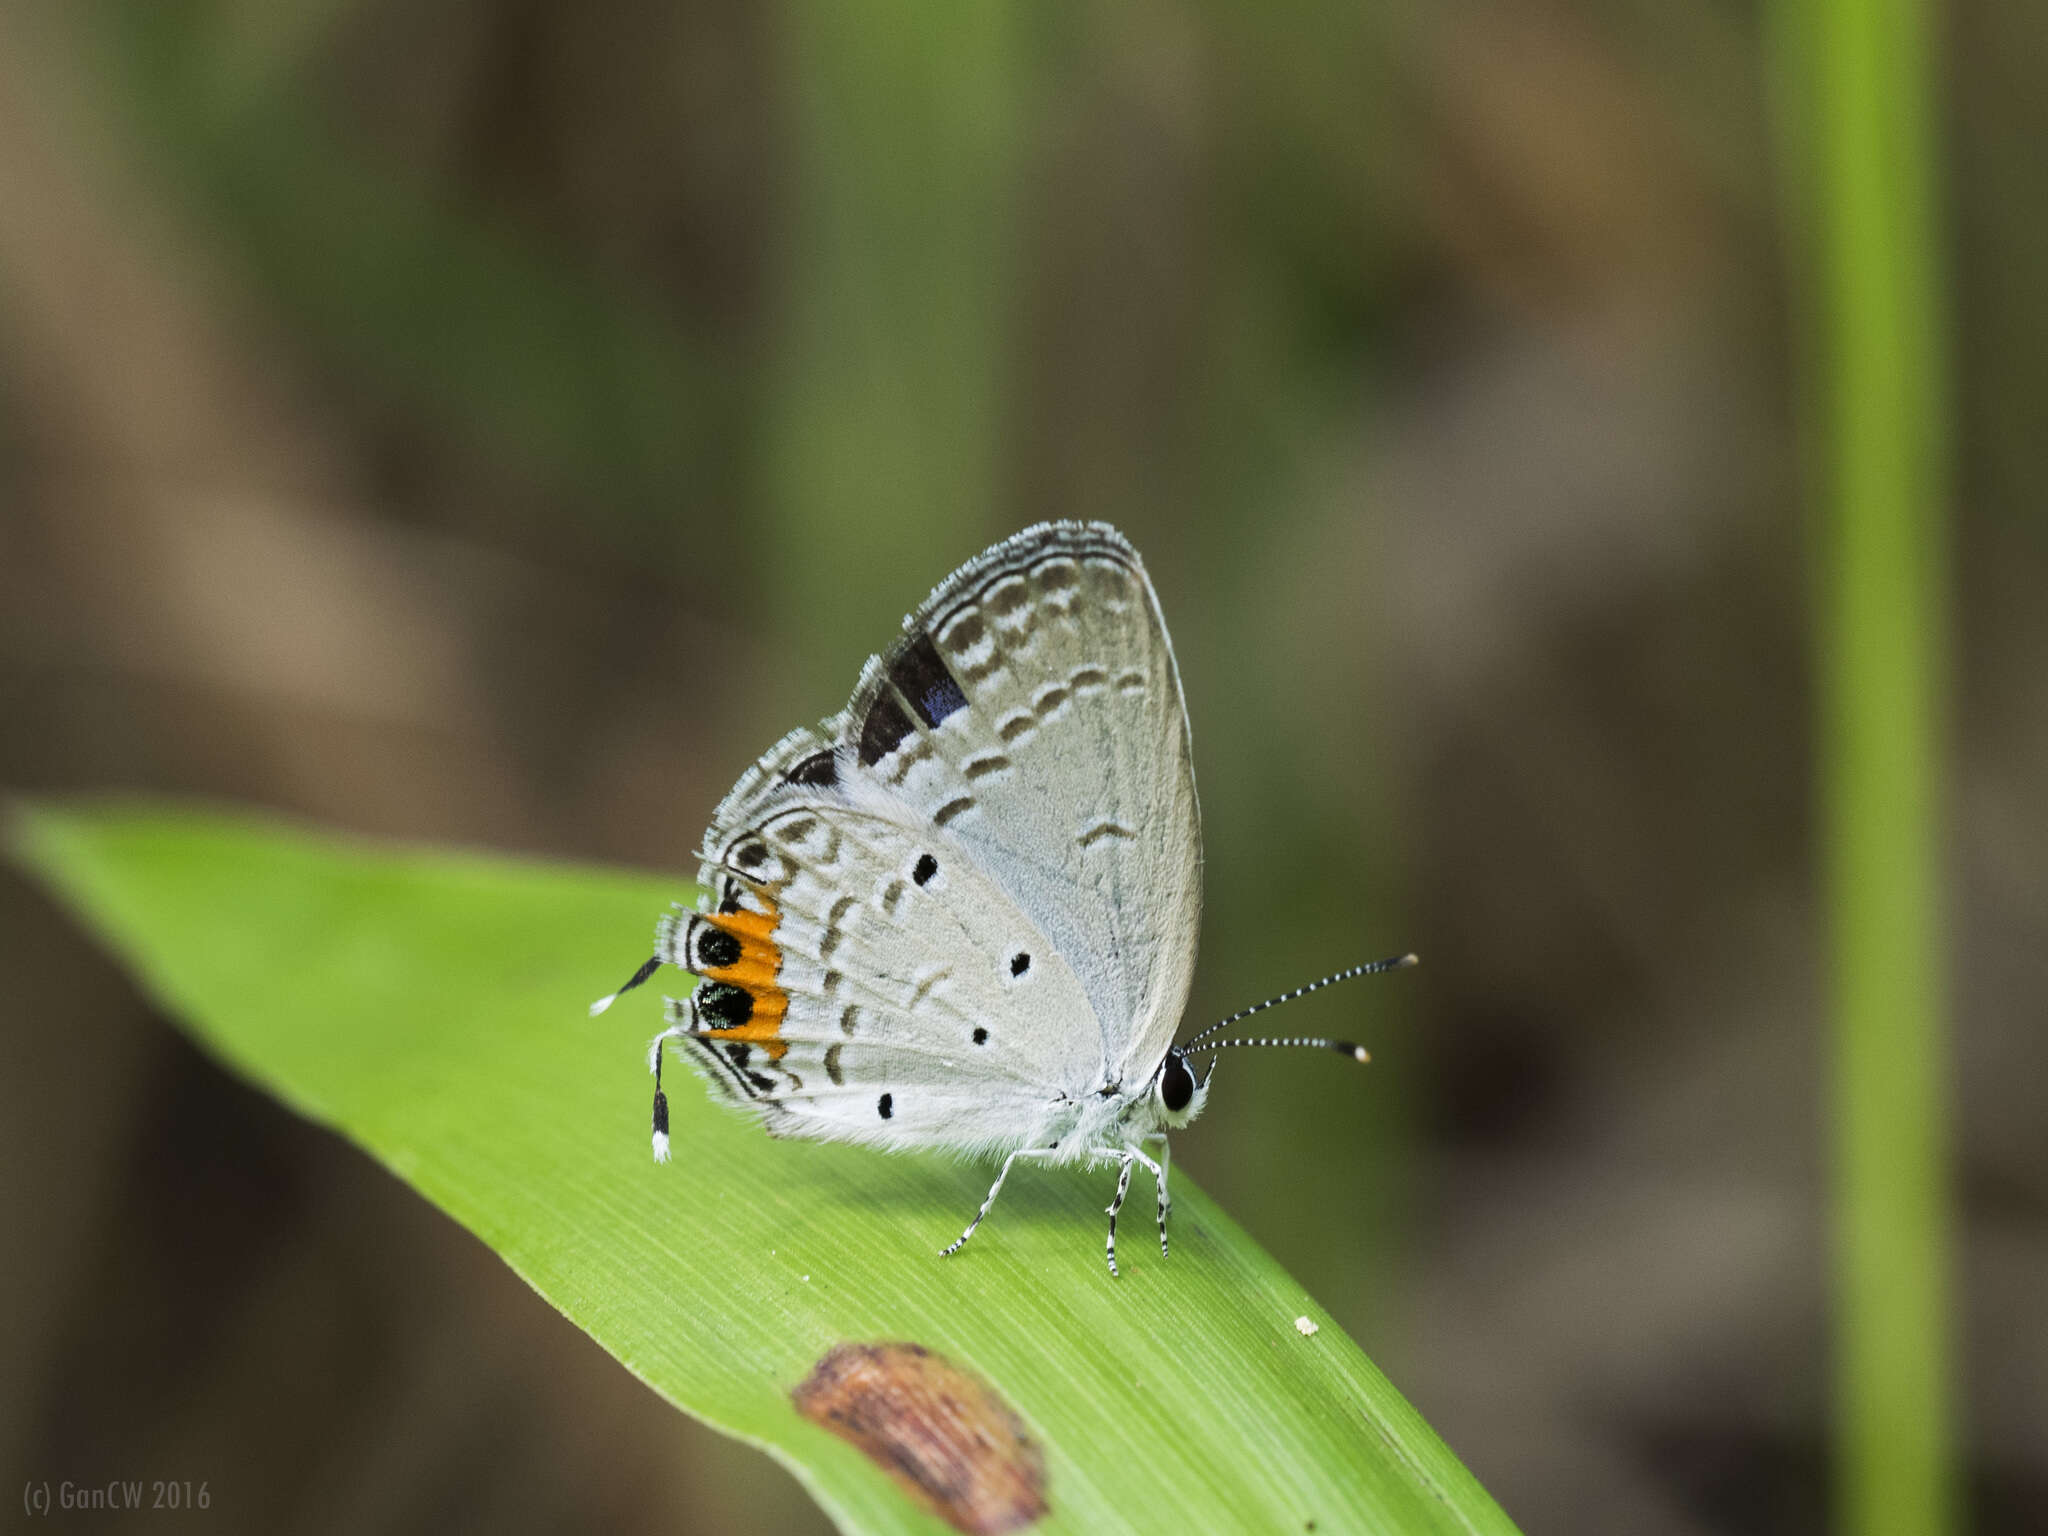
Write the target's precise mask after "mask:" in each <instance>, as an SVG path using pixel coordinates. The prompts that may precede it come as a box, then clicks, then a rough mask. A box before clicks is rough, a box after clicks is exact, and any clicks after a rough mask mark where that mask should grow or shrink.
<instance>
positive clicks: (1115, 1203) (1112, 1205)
mask: <svg viewBox="0 0 2048 1536" xmlns="http://www.w3.org/2000/svg"><path fill="white" fill-rule="evenodd" d="M1120 1155H1121V1156H1122V1158H1123V1167H1122V1169H1120V1170H1119V1171H1118V1173H1117V1176H1116V1195H1115V1197H1114V1198H1113V1199H1112V1200H1111V1201H1110V1202H1109V1274H1110V1278H1111V1279H1116V1278H1118V1276H1117V1268H1116V1213H1117V1212H1118V1211H1120V1210H1122V1209H1123V1208H1124V1196H1125V1195H1127V1194H1129V1193H1130V1192H1131V1164H1132V1163H1133V1162H1135V1161H1136V1160H1137V1158H1138V1156H1139V1155H1140V1154H1138V1153H1136V1152H1132V1151H1126V1152H1124V1153H1122V1154H1120ZM1146 1161H1147V1162H1150V1161H1151V1159H1150V1158H1147V1159H1146Z"/></svg>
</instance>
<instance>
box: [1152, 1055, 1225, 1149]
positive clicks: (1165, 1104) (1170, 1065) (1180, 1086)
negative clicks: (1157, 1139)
mask: <svg viewBox="0 0 2048 1536" xmlns="http://www.w3.org/2000/svg"><path fill="white" fill-rule="evenodd" d="M1215 1071H1216V1068H1215V1066H1214V1065H1213V1064H1212V1065H1211V1066H1210V1068H1209V1071H1208V1072H1207V1073H1204V1074H1202V1075H1200V1076H1198V1075H1196V1072H1195V1069H1194V1065H1193V1064H1192V1063H1191V1062H1190V1061H1189V1060H1188V1058H1187V1053H1186V1052H1185V1051H1183V1050H1182V1049H1181V1048H1180V1047H1179V1046H1177V1045H1176V1046H1174V1047H1173V1048H1172V1049H1171V1050H1169V1051H1168V1052H1167V1053H1166V1060H1164V1061H1162V1062H1161V1063H1160V1064H1159V1070H1158V1072H1156V1073H1155V1074H1154V1075H1153V1078H1152V1101H1153V1106H1154V1107H1153V1113H1154V1115H1155V1117H1156V1118H1157V1119H1158V1121H1159V1123H1160V1124H1161V1125H1164V1126H1166V1127H1167V1128H1168V1129H1169V1130H1176V1131H1177V1130H1179V1129H1180V1128H1181V1127H1182V1126H1184V1125H1186V1124H1187V1123H1188V1122H1189V1121H1190V1120H1192V1119H1194V1118H1195V1116H1197V1115H1199V1114H1200V1113H1201V1112H1202V1106H1203V1105H1205V1104H1207V1103H1208V1102H1209V1078H1210V1076H1212V1075H1213V1074H1214V1073H1215Z"/></svg>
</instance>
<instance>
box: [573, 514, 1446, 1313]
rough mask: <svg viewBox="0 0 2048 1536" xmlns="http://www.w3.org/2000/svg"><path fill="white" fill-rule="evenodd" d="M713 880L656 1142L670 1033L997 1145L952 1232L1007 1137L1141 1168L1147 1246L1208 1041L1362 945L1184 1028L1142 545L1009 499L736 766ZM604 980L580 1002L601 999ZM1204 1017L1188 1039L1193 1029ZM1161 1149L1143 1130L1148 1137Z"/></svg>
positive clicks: (1012, 1155) (714, 838) (1004, 1152)
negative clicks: (918, 597) (1154, 1197)
mask: <svg viewBox="0 0 2048 1536" xmlns="http://www.w3.org/2000/svg"><path fill="white" fill-rule="evenodd" d="M698 857H699V858H700V859H701V860H702V866H701V868H700V869H699V871H698V884H699V885H700V886H701V887H702V888H703V890H704V891H705V893H706V894H705V895H704V896H702V897H700V898H699V900H698V903H697V908H696V910H693V911H692V910H684V909H681V908H678V909H677V910H676V911H675V912H673V913H671V914H670V915H668V916H666V917H664V918H663V919H662V921H661V923H660V926H659V928H658V930H657V934H656V940H655V953H654V956H653V958H652V959H650V960H649V961H648V962H647V963H646V964H645V965H643V966H642V967H641V968H640V969H639V971H638V972H636V973H635V974H634V976H633V977H632V979H631V980H630V981H628V982H627V983H626V985H625V986H624V987H621V988H620V989H619V990H620V991H621V992H623V991H626V990H628V989H630V988H632V987H636V986H638V985H639V984H640V983H641V982H643V981H645V980H646V979H647V978H648V977H649V976H650V975H652V974H653V973H654V971H655V970H656V969H657V968H658V967H659V966H660V965H662V964H663V963H667V964H670V965H674V966H677V967H679V968H681V969H683V970H686V971H691V972H694V973H695V974H696V975H697V976H699V977H700V978H702V980H701V983H700V984H699V985H698V987H697V988H696V989H695V990H694V991H693V992H692V993H690V995H689V996H687V997H684V998H672V999H670V1000H669V1003H668V1019H669V1026H668V1028H667V1029H665V1030H663V1031H662V1033H661V1034H660V1035H658V1036H656V1037H655V1039H654V1041H653V1044H652V1047H651V1049H650V1052H649V1066H650V1069H651V1070H652V1071H653V1073H654V1078H655V1093H654V1155H655V1157H656V1159H657V1160H659V1161H662V1162H666V1161H667V1160H668V1151H669V1148H668V1101H667V1099H666V1097H664V1095H663V1093H662V1090H661V1066H662V1058H663V1053H664V1050H665V1048H666V1047H667V1044H668V1042H669V1041H671V1040H673V1041H675V1042H677V1045H678V1048H679V1049H681V1050H682V1051H684V1052H686V1053H687V1055H688V1057H689V1059H690V1062H691V1064H692V1065H693V1066H694V1067H695V1068H696V1069H697V1071H698V1073H699V1074H700V1075H701V1076H702V1077H703V1078H704V1079H705V1081H706V1082H708V1083H709V1084H710V1085H711V1087H712V1089H713V1090H714V1091H715V1093H716V1094H717V1095H718V1096H719V1097H721V1098H723V1099H724V1100H725V1101H726V1102H728V1103H730V1104H733V1105H736V1106H738V1107H739V1108H741V1109H743V1110H746V1111H749V1112H751V1113H752V1114H754V1115H756V1116H757V1117H759V1119H760V1120H761V1122H762V1124H763V1125H764V1126H765V1127H766V1128H767V1130H768V1132H769V1134H770V1135H774V1136H794V1137H812V1138H816V1139H819V1140H827V1141H855V1142H864V1143H866V1144H868V1145H870V1146H876V1147H882V1148H886V1149H889V1150H892V1151H900V1150H909V1149H926V1148H929V1149H940V1150H945V1151H949V1152H955V1153H965V1154H969V1155H986V1156H994V1155H1000V1156H1001V1157H1002V1158H1003V1164H1002V1169H1001V1171H1000V1172H999V1173H998V1174H997V1175H996V1180H995V1184H994V1186H993V1187H992V1188H990V1190H989V1192H988V1198H987V1199H986V1200H985V1201H983V1202H982V1206H981V1209H980V1211H979V1212H977V1213H976V1215H975V1217H974V1220H973V1221H972V1222H970V1223H969V1224H968V1226H967V1230H966V1231H965V1232H963V1233H961V1234H960V1236H959V1238H958V1239H957V1240H955V1241H954V1242H953V1243H952V1244H951V1245H950V1246H948V1247H947V1248H945V1249H944V1250H942V1251H943V1252H944V1253H947V1254H951V1253H954V1252H957V1251H958V1250H959V1248H960V1246H961V1245H962V1244H963V1243H965V1242H966V1241H967V1239H968V1238H969V1237H971V1236H973V1235H974V1230H975V1228H976V1227H978V1226H980V1224H981V1221H982V1218H983V1217H985V1216H987V1215H988V1212H989V1208H990V1207H991V1206H992V1205H994V1203H995V1199H996V1196H997V1194H998V1193H999V1192H1000V1191H1001V1189H1002V1187H1003V1180H1004V1179H1005V1178H1007V1177H1008V1176H1009V1172H1010V1169H1011V1168H1012V1167H1013V1166H1015V1164H1016V1163H1017V1162H1018V1161H1019V1160H1021V1159H1034V1160H1037V1161H1041V1162H1051V1163H1073V1162H1084V1163H1089V1164H1107V1163H1115V1164H1117V1168H1118V1171H1117V1182H1116V1195H1115V1198H1114V1199H1113V1200H1112V1201H1111V1203H1110V1206H1109V1244H1108V1254H1109V1270H1110V1273H1111V1274H1112V1275H1114V1274H1115V1273H1116V1272H1117V1267H1116V1218H1117V1212H1118V1211H1119V1210H1120V1209H1121V1208H1122V1206H1123V1202H1124V1196H1125V1195H1126V1193H1127V1192H1128V1191H1129V1189H1130V1183H1131V1170H1132V1168H1133V1167H1134V1166H1138V1167H1143V1168H1144V1169H1145V1170H1146V1171H1147V1172H1148V1173H1150V1174H1151V1175H1152V1178H1153V1181H1154V1184H1155V1187H1156V1189H1157V1191H1158V1197H1159V1198H1158V1210H1159V1246H1160V1250H1161V1252H1162V1253H1163V1252H1165V1251H1166V1224H1167V1216H1168V1213H1169V1211H1170V1210H1171V1202H1170V1200H1169V1198H1168V1195H1167V1174H1168V1169H1169V1166H1170V1162H1169V1155H1168V1147H1167V1138H1166V1132H1167V1131H1168V1130H1170V1129H1178V1128H1179V1127H1181V1126H1184V1125H1186V1124H1187V1123H1188V1122H1189V1121H1191V1120H1193V1119H1194V1118H1195V1116H1196V1115H1198V1114H1200V1113H1201V1111H1202V1106H1203V1104H1204V1103H1205V1102H1206V1100H1207V1098H1208V1093H1209V1081H1210V1077H1211V1076H1212V1075H1213V1073H1214V1070H1215V1068H1214V1063H1213V1061H1212V1062H1211V1064H1210V1066H1209V1068H1208V1070H1207V1071H1206V1072H1204V1073H1203V1074H1202V1075H1200V1076H1199V1077H1198V1076H1197V1074H1196V1071H1195V1067H1194V1065H1193V1063H1192V1060H1191V1058H1193V1057H1195V1056H1198V1055H1201V1054H1205V1053H1207V1052H1211V1051H1217V1050H1227V1049H1231V1048H1234V1047H1241V1046H1252V1045H1259V1046H1318V1047H1323V1048H1326V1049H1330V1050H1335V1051H1340V1052H1342V1053H1344V1054H1345V1055H1348V1056H1353V1057H1355V1058H1356V1059H1358V1060H1360V1061H1363V1060H1365V1059H1366V1053H1365V1052H1364V1051H1363V1050H1362V1049H1360V1048H1359V1047H1357V1046H1355V1045H1352V1044H1350V1043H1349V1042H1346V1041H1339V1040H1324V1039H1296V1040H1247V1039H1243V1038H1235V1039H1229V1040H1211V1039H1210V1037H1211V1036H1213V1035H1214V1034H1216V1032H1217V1031H1218V1030H1221V1029H1223V1028H1224V1027H1226V1026H1228V1025H1230V1024H1235V1023H1237V1022H1238V1021H1239V1020H1240V1019H1244V1018H1248V1017H1250V1016H1251V1015H1252V1014H1254V1013H1257V1012H1260V1011H1261V1010H1263V1009H1265V1008H1268V1007H1271V1006H1273V1005H1274V1004H1276V1003H1280V1002H1285V1001H1288V1000H1289V999H1291V998H1294V997H1299V996H1302V995H1304V994H1306V993H1308V992H1312V991H1315V990H1317V989H1318V988H1320V987H1323V986H1327V985H1328V984H1329V983H1331V982H1333V981H1342V980H1345V979H1348V978H1349V977H1352V976H1362V975H1366V974H1369V973H1371V972H1374V971H1382V970H1388V969H1392V968H1394V967H1396V966H1400V965H1405V964H1410V963H1412V962H1413V960H1414V956H1412V955H1404V956H1400V957H1398V958H1396V959H1392V960H1382V961H1377V962H1375V963H1374V964H1371V965H1363V966H1356V967H1353V968H1352V969H1350V970H1348V971H1340V972H1338V973H1337V974H1336V975H1334V976H1329V977H1325V978H1324V979H1323V980H1321V981H1318V982H1314V983H1311V984H1310V985H1309V986H1306V987H1302V988H1299V989H1297V990H1296V991H1295V992H1291V993H1288V994H1286V995H1285V996H1283V997H1278V998H1272V999H1269V1000H1268V1001H1267V1002H1264V1003H1260V1004H1258V1005H1256V1006H1255V1007H1252V1008H1247V1009H1245V1010H1243V1011H1242V1012H1240V1013H1236V1014H1233V1015H1231V1017H1229V1018H1228V1019H1225V1020H1223V1021H1222V1022H1221V1023H1219V1024H1216V1025H1213V1026H1211V1027H1210V1028H1209V1029H1206V1030H1204V1031H1202V1032H1201V1033H1200V1034H1199V1035H1196V1036H1195V1037H1194V1038H1193V1039H1191V1040H1189V1041H1188V1042H1187V1043H1186V1044H1185V1045H1179V1046H1177V1045H1175V1044H1174V1043H1173V1036H1174V1031H1175V1029H1176V1028H1177V1027H1178V1025H1179V1022H1180V1016H1181V1009H1182V1008H1183V1007H1184V1006H1185V1004H1186V1002H1187V997H1188V988H1189V984H1190V982H1191V980H1192V977H1193V974H1194V967H1195V940H1196V930H1197V927H1198V926H1199V920H1200V916H1201V906H1202V847H1201V820H1200V815H1199V812H1198V810H1197V807H1196V803H1195V775H1194V762H1193V757H1192V753H1191V749H1190V743H1189V733H1188V717H1187V708H1186V705H1185V704H1184V702H1183V701H1182V698H1181V688H1180V673H1179V670H1178V668H1177V667H1176V665H1175V663H1174V657H1173V646H1172V643H1171V642H1170V641H1169V640H1168V639H1167V636H1166V624H1165V621H1164V620H1163V619H1162V618H1161V617H1160V612H1159V600H1158V597H1157V596H1156V595H1155V594H1154V592H1153V590H1152V583H1151V581H1150V579H1149V578H1147V576H1146V574H1145V567H1144V565H1143V564H1142V562H1140V560H1139V559H1138V554H1137V551H1136V550H1134V549H1132V548H1131V546H1130V543H1129V541H1127V540H1126V539H1125V538H1124V536H1123V535H1122V534H1120V533H1118V532H1117V531H1116V530H1115V529H1114V528H1111V527H1108V526H1107V525H1105V524H1102V523H1044V524H1041V525H1039V526H1037V527H1035V528H1027V529H1025V530H1024V531H1023V532H1022V533H1019V534H1017V535H1015V536H1014V537H1012V538H1009V539H1005V540H1004V541H1003V542H1002V543H1000V544H997V545H996V546H995V547H994V548H992V549H989V550H987V551H985V552H984V553H983V554H981V555H980V556H978V557H977V558H975V559H973V560H970V561H969V562H968V563H967V564H966V565H964V566H962V567H961V568H960V569H959V570H957V571H955V572H954V573H953V574H952V575H951V576H949V577H947V578H946V580H945V581H943V582H941V583H940V584H939V587H938V589H937V590H936V591H934V592H933V593H932V595H931V596H930V597H928V598H926V599H925V601H924V603H923V605H922V606H920V607H919V608H918V610H917V611H916V612H915V613H913V614H912V615H911V616H910V617H909V618H907V619H905V620H904V621H903V634H902V635H901V637H899V638H898V639H897V641H896V643H895V644H894V645H892V646H891V647H890V648H889V650H888V652H887V654H885V655H883V656H879V657H874V658H871V659H870V660H869V662H868V664H867V666H866V667H865V668H864V669H863V670H862V672H861V678H860V686H859V687H857V688H856V689H855V690H854V694H853V698H852V700H851V702H849V703H848V705H847V706H846V708H845V709H844V710H842V711H841V712H840V713H839V714H837V715H834V716H833V717H832V718H831V719H829V720H826V721H824V722H823V723H822V724H820V725H819V726H818V727H817V729H815V730H796V731H792V732H790V734H789V735H787V736H785V737H783V738H782V740H781V741H779V742H777V743H776V744H775V746H774V747H773V748H771V749H770V750H769V752H768V753H767V755H766V756H764V757H763V758H762V759H761V760H760V761H759V762H757V763H756V764H755V765H754V766H753V767H752V768H750V769H748V770H747V772H746V773H745V774H743V775H742V776H741V778H740V781H739V783H738V784H736V785H734V786H733V789H732V792H731V793H730V794H728V795H727V796H726V797H725V800H724V801H723V803H721V804H720V805H719V807H718V811H717V813H716V815H714V816H713V817H712V821H711V827H710V830H709V831H708V832H707V833H706V834H705V838H704V845H703V847H702V849H701V850H700V852H699V855H698ZM618 995H619V994H618V993H616V992H615V993H613V994H611V996H610V997H606V998H603V999H600V1000H599V1001H598V1002H597V1003H595V1004H593V1005H592V1008H591V1012H592V1013H593V1014H595V1013H600V1012H602V1011H603V1010H604V1009H605V1008H606V1007H608V1006H609V1005H610V1004H611V1002H612V1000H613V998H616V997H617V996H618ZM1205 1041H1206V1042H1209V1043H1206V1044H1205V1043H1204V1042H1205ZM1155 1147H1156V1149H1157V1151H1158V1157H1157V1158H1156V1159H1155V1158H1154V1157H1153V1156H1152V1154H1151V1151H1150V1150H1148V1149H1151V1148H1155Z"/></svg>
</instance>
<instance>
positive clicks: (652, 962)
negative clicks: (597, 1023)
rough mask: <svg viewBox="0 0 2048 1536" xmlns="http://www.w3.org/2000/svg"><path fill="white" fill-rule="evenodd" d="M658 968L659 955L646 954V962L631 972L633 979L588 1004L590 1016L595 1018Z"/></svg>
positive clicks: (659, 965)
mask: <svg viewBox="0 0 2048 1536" xmlns="http://www.w3.org/2000/svg"><path fill="white" fill-rule="evenodd" d="M660 969H661V956H659V955H650V956H648V959H647V963H646V964H645V965H643V966H641V967H640V969H639V970H637V971H635V972H634V973H633V979H632V980H631V981H629V982H627V983H626V984H625V985H624V986H623V987H621V988H619V990H618V991H617V992H607V993H605V995H604V996H603V997H600V998H599V999H598V1000H597V1001H596V1002H594V1003H592V1004H591V1005H590V1016H591V1017H592V1018H593V1019H594V1018H596V1017H597V1016H598V1015H599V1014H600V1013H603V1012H604V1011H605V1009H607V1008H609V1007H611V1005H612V1004H613V1003H616V1002H617V1001H618V1000H619V998H620V997H621V996H623V995H624V994H625V993H628V992H630V991H632V990H633V989H634V988H635V987H637V986H639V985H640V983H641V982H643V981H645V980H646V979H647V978H648V977H650V976H652V975H653V974H654V973H655V972H656V971H658V970H660Z"/></svg>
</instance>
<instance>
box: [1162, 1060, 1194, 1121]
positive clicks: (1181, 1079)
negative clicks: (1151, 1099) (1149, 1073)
mask: <svg viewBox="0 0 2048 1536" xmlns="http://www.w3.org/2000/svg"><path fill="white" fill-rule="evenodd" d="M1194 1096H1195V1074H1194V1073H1192V1072H1190V1071H1189V1070H1188V1064H1187V1063H1186V1062H1185V1061H1183V1060H1182V1059H1181V1055H1180V1052H1178V1051H1175V1052H1174V1053H1173V1054H1172V1055H1170V1056H1168V1057H1167V1058H1166V1071H1165V1072H1163V1073H1162V1074H1160V1078H1159V1102H1160V1103H1162V1104H1164V1105H1165V1106H1166V1107H1167V1109H1168V1110H1170V1111H1171V1112H1172V1113H1174V1114H1176V1115H1177V1114H1179V1113H1180V1112H1181V1111H1182V1110H1184V1109H1186V1108H1187V1107H1188V1100H1190V1099H1192V1098H1193V1097H1194Z"/></svg>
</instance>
